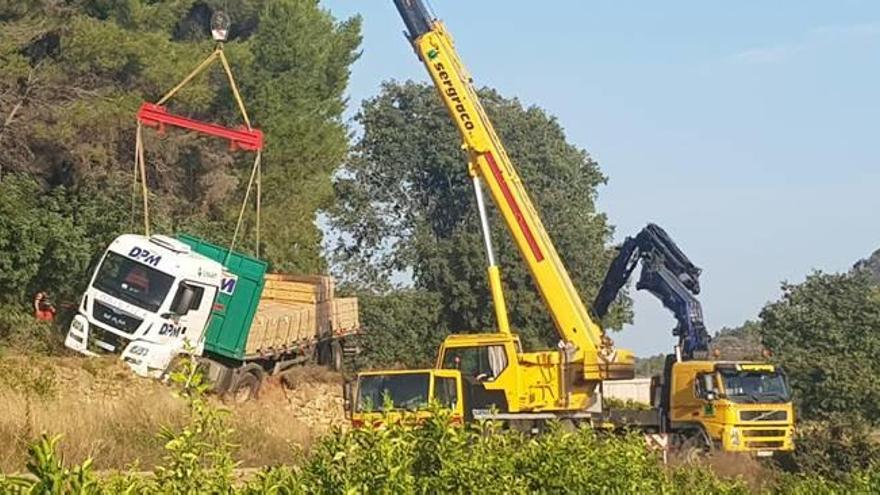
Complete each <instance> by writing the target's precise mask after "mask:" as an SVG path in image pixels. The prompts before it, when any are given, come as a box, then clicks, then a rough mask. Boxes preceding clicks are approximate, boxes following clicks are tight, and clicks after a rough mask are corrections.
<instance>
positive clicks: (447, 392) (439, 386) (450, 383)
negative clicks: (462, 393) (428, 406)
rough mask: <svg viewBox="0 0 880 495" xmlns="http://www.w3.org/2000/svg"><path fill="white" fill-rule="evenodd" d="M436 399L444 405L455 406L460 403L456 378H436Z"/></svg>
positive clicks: (451, 407)
mask: <svg viewBox="0 0 880 495" xmlns="http://www.w3.org/2000/svg"><path fill="white" fill-rule="evenodd" d="M434 399H435V400H436V401H437V402H438V403H439V404H440V405H441V406H443V407H448V408H450V409H453V408H455V406H456V405H457V403H458V390H457V389H456V386H455V379H454V378H443V377H439V376H438V377H435V378H434Z"/></svg>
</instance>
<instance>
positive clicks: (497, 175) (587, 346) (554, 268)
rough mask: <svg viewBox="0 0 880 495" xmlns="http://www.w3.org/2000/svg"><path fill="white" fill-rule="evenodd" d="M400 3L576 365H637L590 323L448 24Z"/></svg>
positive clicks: (472, 166)
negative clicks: (572, 350)
mask: <svg viewBox="0 0 880 495" xmlns="http://www.w3.org/2000/svg"><path fill="white" fill-rule="evenodd" d="M394 3H395V5H396V6H397V9H398V11H399V12H400V15H401V17H402V18H403V21H404V24H405V25H406V28H407V37H408V38H409V40H410V42H411V43H412V45H413V48H414V49H415V51H416V54H417V55H418V56H419V58H420V59H421V61H422V62H423V63H424V65H425V67H426V68H427V69H428V73H429V74H430V76H431V79H432V81H433V82H434V85H435V86H436V88H437V90H438V92H439V93H440V96H441V98H442V100H443V103H444V105H445V106H446V108H447V110H448V111H449V113H450V116H451V117H452V120H453V122H454V123H455V126H456V127H457V129H458V131H459V133H460V134H461V138H462V140H463V148H464V149H465V150H466V152H467V154H468V161H469V163H468V171H469V173H470V174H471V176H472V177H475V178H478V179H480V180H481V181H482V182H483V183H485V185H486V186H487V188H488V190H489V193H490V196H491V198H492V200H493V202H494V204H495V206H496V207H497V209H498V211H499V212H500V214H501V216H502V218H503V219H504V222H505V224H506V226H507V228H508V230H509V231H510V233H511V235H512V236H513V238H514V240H515V244H516V246H517V248H518V249H519V252H520V254H521V255H522V258H523V259H524V261H525V262H526V265H527V266H528V267H529V271H530V272H531V275H532V278H533V280H534V281H535V285H536V286H537V287H538V290H539V292H540V294H541V297H542V298H543V300H544V302H545V304H546V305H547V307H548V309H549V311H550V314H551V316H552V317H553V321H554V324H555V326H556V329H557V331H558V333H559V335H560V337H561V339H562V340H563V341H564V342H565V343H567V344H570V345H573V346H574V348H575V356H574V360H575V361H577V360H581V361H583V364H584V373H585V377H586V378H587V379H598V377H600V376H601V375H600V371H599V369H600V367H601V366H602V365H607V363H608V360H609V359H618V360H623V361H627V360H629V361H630V362H631V361H632V355H631V353H629V352H628V351H623V350H618V351H617V353H616V354H617V355H616V356H615V352H614V350H613V349H612V344H611V341H610V339H608V338H607V337H606V336H605V333H604V330H603V329H602V328H601V327H600V326H599V325H598V324H597V323H596V322H594V321H593V320H592V319H591V318H590V315H589V312H588V311H587V308H586V306H585V305H584V303H583V301H582V300H581V298H580V296H579V295H578V293H577V291H576V290H575V287H574V284H573V283H572V281H571V278H570V277H569V274H568V272H567V271H566V269H565V267H564V266H563V264H562V261H561V260H560V258H559V255H558V253H557V252H556V248H555V247H554V245H553V243H552V242H551V240H550V237H549V235H548V234H547V231H546V229H545V228H544V225H543V223H542V222H541V219H540V217H539V215H538V213H537V211H536V209H535V207H534V205H533V204H532V201H531V199H529V195H528V193H527V192H526V189H525V187H524V185H523V182H522V180H521V179H520V177H519V175H518V174H517V172H516V169H515V168H514V166H513V164H512V163H511V160H510V158H509V157H508V155H507V152H506V151H505V149H504V146H503V145H502V143H501V140H500V139H499V138H498V135H497V134H496V132H495V129H494V128H493V126H492V123H491V121H490V120H489V118H488V117H487V115H486V112H485V110H484V109H483V107H482V105H481V103H480V100H479V98H478V96H477V92H476V90H475V89H474V86H473V83H472V79H471V77H470V75H469V74H468V72H467V69H466V68H465V66H464V64H463V63H462V61H461V60H460V58H459V57H458V54H457V52H456V50H455V47H454V44H453V40H452V37H451V36H450V34H449V33H448V32H447V31H446V29H445V27H444V25H443V23H442V22H440V21H439V20H437V19H435V18H434V17H433V16H432V15H431V13H430V12H429V10H428V9H427V7H426V6H425V4H424V3H423V1H422V0H394ZM490 257H491V253H490ZM490 277H491V275H490ZM490 283H491V282H490ZM495 292H496V291H495V290H493V294H494V293H495ZM496 303H497V300H496ZM496 305H497V304H496Z"/></svg>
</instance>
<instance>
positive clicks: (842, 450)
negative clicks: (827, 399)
mask: <svg viewBox="0 0 880 495" xmlns="http://www.w3.org/2000/svg"><path fill="white" fill-rule="evenodd" d="M797 428H798V429H797V437H796V439H795V445H796V449H795V451H794V453H792V454H791V456H790V457H789V458H787V459H784V460H783V462H784V464H783V465H784V466H785V467H786V468H787V469H788V470H789V471H795V472H800V473H816V474H819V475H822V476H823V477H825V478H829V479H835V480H842V479H846V478H847V477H848V476H850V474H851V473H852V472H853V471H857V470H867V469H870V468H871V467H872V466H873V465H875V464H878V463H880V445H878V444H877V441H876V439H875V438H873V436H872V435H871V427H870V426H869V425H868V424H867V423H866V422H865V421H864V420H862V419H859V418H857V417H854V416H853V415H836V416H834V417H832V418H830V419H826V420H824V421H801V422H800V423H798V425H797Z"/></svg>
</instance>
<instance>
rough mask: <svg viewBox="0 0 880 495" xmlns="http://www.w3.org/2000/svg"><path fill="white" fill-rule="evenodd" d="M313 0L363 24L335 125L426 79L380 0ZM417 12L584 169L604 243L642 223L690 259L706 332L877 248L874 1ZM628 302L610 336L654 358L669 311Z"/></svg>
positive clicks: (879, 52) (457, 0)
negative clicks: (603, 217) (391, 87)
mask: <svg viewBox="0 0 880 495" xmlns="http://www.w3.org/2000/svg"><path fill="white" fill-rule="evenodd" d="M322 5H323V6H324V7H325V8H328V9H329V10H330V11H331V12H332V13H333V14H334V15H335V16H337V17H338V18H345V17H349V16H351V15H355V14H360V15H361V16H362V17H363V27H364V29H363V35H364V42H363V45H362V48H363V54H362V56H361V59H360V60H359V61H358V62H357V63H356V64H355V65H354V67H353V69H352V78H351V84H350V87H349V97H350V100H351V107H350V109H349V114H348V115H349V117H351V115H353V112H354V111H356V109H357V108H358V106H359V102H360V101H361V100H363V99H364V98H369V97H371V96H373V95H375V94H376V93H377V92H378V91H379V85H380V84H381V82H382V81H385V80H389V79H396V80H407V79H414V80H418V81H427V75H426V73H425V71H424V69H423V68H422V66H421V65H420V63H419V62H418V60H417V59H416V58H415V56H414V54H413V52H412V49H411V48H410V46H409V45H408V44H407V42H406V40H405V39H404V37H403V35H402V31H403V24H402V22H401V20H400V18H399V16H398V14H397V11H396V10H395V8H394V5H393V2H392V1H391V0H360V1H353V0H324V1H323V2H322ZM432 5H433V9H434V11H435V12H436V14H437V15H438V16H439V17H440V18H442V19H443V20H444V22H445V23H446V25H447V27H448V28H449V30H450V32H451V33H452V34H453V36H454V37H455V40H456V45H457V48H458V50H459V53H460V55H461V57H462V58H463V60H464V62H465V64H466V65H467V66H468V68H469V70H470V72H471V74H472V75H473V77H474V79H475V82H476V84H477V85H478V86H491V87H494V88H496V89H498V90H499V91H500V92H501V93H502V94H504V95H505V96H508V97H517V98H519V99H520V100H521V101H523V102H524V103H525V104H527V105H537V106H540V107H543V108H545V109H546V110H547V111H549V112H550V113H551V114H553V115H555V116H557V117H558V118H559V121H560V123H561V124H562V125H563V127H564V128H565V130H566V135H567V138H568V140H569V141H570V142H572V143H574V144H575V145H577V146H579V147H582V148H584V149H586V150H587V151H588V152H589V153H590V154H591V155H592V156H593V157H594V158H595V159H596V160H597V161H598V162H599V164H600V166H601V168H602V170H603V172H604V173H605V174H606V175H607V176H608V179H609V180H608V184H607V185H606V186H604V187H602V188H601V189H600V190H599V207H600V209H601V210H602V211H604V212H605V213H607V215H608V217H609V219H610V222H611V223H612V224H613V225H614V226H615V229H616V231H615V241H616V242H620V241H622V240H623V238H624V237H626V236H627V235H634V234H635V233H637V232H638V231H639V230H640V229H641V228H642V227H643V226H644V225H645V224H646V223H647V222H654V223H657V224H659V225H661V226H662V227H664V228H665V229H666V230H667V231H668V232H669V233H670V235H671V236H672V237H673V239H675V241H676V242H677V243H678V244H679V246H680V247H681V248H682V250H683V251H684V252H685V253H687V254H688V256H689V257H690V258H691V260H692V261H694V263H695V264H697V265H698V266H700V267H701V268H702V269H703V275H702V278H701V282H702V288H703V291H702V294H701V296H700V299H701V301H702V304H703V312H704V315H705V318H706V321H707V324H708V327H709V328H710V329H711V330H712V331H715V330H717V329H719V328H721V327H725V326H727V327H733V326H737V325H739V324H741V323H742V322H743V321H745V320H747V319H754V318H756V317H757V315H758V313H759V312H760V310H761V308H762V307H763V306H764V305H765V304H766V303H767V302H769V301H773V300H776V299H778V298H779V296H780V294H781V292H780V284H781V282H783V281H789V282H800V281H802V280H803V279H804V277H805V276H806V275H807V274H808V273H810V272H811V271H813V270H822V271H825V272H838V271H845V270H848V269H849V268H850V267H851V266H852V265H853V263H854V262H856V261H857V260H858V259H860V258H864V257H866V256H868V255H870V254H871V253H872V252H873V251H874V250H875V249H877V248H880V222H878V218H880V215H878V212H880V132H878V131H880V125H878V117H880V2H876V1H859V0H837V1H834V2H828V1H816V0H799V1H795V0H788V1H776V2H766V1H757V0H750V1H742V2H706V1H677V2H655V1H627V2H621V1H610V0H607V1H583V0H581V1H574V0H559V1H555V2H532V1H510V0H479V1H465V0H433V1H432ZM462 166H463V167H464V164H462ZM526 186H527V187H528V184H526ZM551 235H552V233H551ZM634 300H635V321H634V324H632V325H628V326H627V327H625V328H624V329H623V331H622V332H620V333H617V334H616V335H614V336H613V337H614V339H615V341H616V343H617V345H618V346H619V347H624V348H629V349H632V350H634V351H635V352H636V354H637V355H641V356H647V355H653V354H657V353H661V352H669V351H670V350H671V349H672V346H673V345H674V343H675V340H674V338H673V336H672V333H671V329H672V327H673V326H674V319H673V318H672V316H671V315H670V314H669V313H668V312H666V310H664V309H663V307H662V306H661V305H660V303H659V302H658V301H657V300H656V299H654V298H653V297H652V296H650V295H648V294H636V295H635V296H634Z"/></svg>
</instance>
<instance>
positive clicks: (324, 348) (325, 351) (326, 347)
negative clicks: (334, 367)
mask: <svg viewBox="0 0 880 495" xmlns="http://www.w3.org/2000/svg"><path fill="white" fill-rule="evenodd" d="M315 354H317V357H318V364H319V365H321V366H330V363H331V362H332V361H331V359H332V357H333V351H332V350H331V349H330V343H329V342H322V343H320V344H318V348H317V349H316V350H315Z"/></svg>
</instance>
